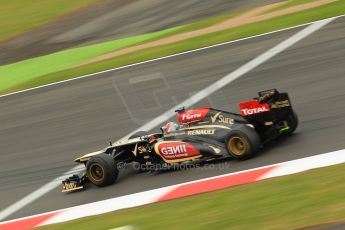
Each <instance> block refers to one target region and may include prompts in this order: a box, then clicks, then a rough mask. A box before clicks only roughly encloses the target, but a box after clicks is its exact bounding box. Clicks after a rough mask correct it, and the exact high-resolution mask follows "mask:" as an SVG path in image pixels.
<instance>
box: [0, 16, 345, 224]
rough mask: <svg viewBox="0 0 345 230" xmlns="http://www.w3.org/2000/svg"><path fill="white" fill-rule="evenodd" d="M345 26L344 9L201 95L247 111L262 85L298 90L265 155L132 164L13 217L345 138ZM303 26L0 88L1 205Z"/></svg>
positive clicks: (287, 155) (344, 143)
mask: <svg viewBox="0 0 345 230" xmlns="http://www.w3.org/2000/svg"><path fill="white" fill-rule="evenodd" d="M344 26H345V19H344V18H339V19H337V20H335V21H333V22H332V23H330V24H329V25H327V26H325V27H324V28H322V29H321V30H319V31H316V32H315V33H314V34H312V35H310V36H309V37H307V38H305V39H304V40H302V41H300V42H299V43H297V44H295V45H294V46H292V47H290V48H289V49H288V50H286V51H284V52H282V53H281V54H279V55H278V56H276V57H274V58H273V59H271V60H269V61H267V62H265V63H264V64H262V65H261V66H259V67H257V68H256V69H254V70H253V71H251V72H249V73H248V74H246V75H244V76H242V77H241V78H239V79H238V80H236V81H235V82H233V83H231V84H230V85H227V86H225V87H224V88H223V89H222V90H221V91H220V92H217V93H215V94H213V95H211V96H210V97H209V98H208V99H207V100H204V101H203V102H202V103H198V104H197V105H195V106H196V107H197V106H208V105H211V106H212V107H216V108H220V109H224V110H232V111H238V110H237V102H239V101H243V100H247V99H250V98H251V97H253V96H255V94H256V92H257V91H259V90H263V89H270V88H278V89H280V90H283V91H287V92H289V94H290V96H291V99H292V101H293V106H294V108H295V110H296V111H297V113H298V115H299V117H300V126H299V129H298V131H297V133H296V134H295V135H293V136H291V137H290V138H286V139H284V140H281V141H279V142H277V143H274V144H272V145H271V146H269V147H268V148H267V149H265V150H264V151H262V152H261V154H260V155H258V156H257V157H256V158H254V159H251V160H248V161H244V162H237V161H229V162H223V163H218V164H216V165H215V166H214V168H210V167H202V168H198V169H190V170H182V171H175V172H165V173H158V174H147V173H142V174H137V173H136V172H135V171H134V170H132V169H131V168H130V167H128V168H127V169H126V170H123V171H122V172H121V176H120V179H119V181H118V182H117V183H116V184H114V185H112V186H109V187H106V188H96V187H92V186H91V187H90V188H89V189H88V190H86V191H83V192H78V193H72V194H63V193H61V192H60V188H56V189H54V190H52V191H51V192H49V193H47V194H46V195H44V196H43V197H41V198H40V199H38V200H36V201H35V202H33V203H31V204H29V205H28V206H26V207H25V208H23V209H22V210H20V211H18V212H17V213H15V214H13V215H11V216H10V217H8V218H7V219H13V218H17V217H22V216H27V215H32V214H36V213H41V212H46V211H51V210H55V209H60V208H65V207H70V206H74V205H78V204H83V203H88V202H92V201H97V200H103V199H106V198H111V197H116V196H121V195H125V194H131V193H134V192H139V191H144V190H148V189H153V188H158V187H162V186H166V185H170V184H176V183H182V182H187V181H190V180H194V179H201V178H205V177H210V176H215V175H220V174H224V173H229V172H235V171H239V170H245V169H250V168H254V167H259V166H263V165H268V164H273V163H277V162H282V161H287V160H292V159H297V158H301V157H306V156H311V155H316V154H320V153H324V152H329V151H333V150H339V149H343V148H345V137H344V136H343V135H342V133H343V131H344V128H345V124H344V122H343V117H344V115H345V106H344V100H345V92H344V88H345V78H344V74H345V65H344V64H345V61H344V58H343V57H344V56H345V49H344V47H345V30H344V29H343V28H344ZM299 30H301V28H297V29H292V30H288V31H284V32H279V33H275V34H271V35H267V36H264V37H257V38H253V39H249V40H244V41H240V42H236V43H231V44H228V45H223V46H219V47H215V48H210V49H206V50H202V51H198V52H193V53H189V54H185V55H180V56H175V57H172V58H167V59H163V60H160V61H155V62H151V63H147V64H142V65H138V66H135V67H131V68H127V69H123V70H119V71H113V72H108V73H104V74H102V76H98V77H89V78H84V79H81V80H76V81H72V82H68V83H64V84H60V85H55V86H51V87H47V88H41V89H38V90H35V91H30V92H26V93H22V94H17V95H12V96H9V97H4V98H0V108H1V114H0V135H1V139H0V150H1V152H0V154H1V158H0V161H1V162H0V165H1V167H0V184H1V188H0V197H1V202H0V208H1V209H4V208H6V207H7V206H8V205H10V204H12V203H14V202H15V201H17V200H18V199H20V198H22V197H23V196H25V195H26V194H28V193H29V192H32V191H34V190H35V189H37V188H38V187H40V186H42V185H43V184H44V183H46V182H48V181H50V180H51V179H52V178H55V177H57V176H60V175H61V174H62V173H63V172H65V171H67V170H69V169H70V168H72V167H73V166H74V164H73V161H72V160H73V159H74V158H76V157H77V156H79V155H80V154H83V153H88V152H92V151H95V150H98V149H99V148H102V147H104V146H105V145H107V141H108V138H111V139H112V140H116V139H118V138H120V137H122V136H123V135H125V134H127V133H129V132H131V131H133V130H134V129H136V128H137V127H139V126H140V125H142V124H144V123H145V121H146V120H149V119H150V118H154V117H156V116H157V115H159V114H160V113H162V112H164V111H166V110H167V109H169V108H170V107H172V106H173V105H174V104H175V103H176V102H180V101H182V100H183V99H186V98H188V96H189V95H190V94H192V93H193V92H196V91H199V90H200V89H203V88H205V87H206V86H208V85H209V84H210V83H212V82H214V81H215V80H217V79H219V78H221V77H223V76H225V75H226V74H228V73H230V72H232V71H233V70H235V69H236V68H238V67H239V66H241V65H243V64H245V63H246V62H248V61H249V60H251V59H253V58H254V57H256V56H258V55H260V54H261V53H262V52H265V51H266V50H268V49H270V48H271V47H273V46H274V45H275V44H278V43H279V42H281V41H283V40H285V39H286V38H288V37H290V36H291V35H293V34H294V33H296V32H297V31H299ZM116 89H117V90H116ZM120 96H121V97H122V98H125V103H124V101H121V100H120V98H121V97H120ZM125 105H126V106H125ZM321 177H322V175H321ZM320 180H322V178H320ZM316 205H317V204H316Z"/></svg>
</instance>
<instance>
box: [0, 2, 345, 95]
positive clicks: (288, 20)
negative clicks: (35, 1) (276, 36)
mask: <svg viewBox="0 0 345 230" xmlns="http://www.w3.org/2000/svg"><path fill="white" fill-rule="evenodd" d="M344 13H345V1H338V2H335V3H331V4H328V5H325V6H320V7H317V8H314V9H309V10H305V11H302V12H299V13H294V14H289V15H285V16H280V17H277V18H274V19H270V20H266V21H262V22H257V23H253V24H250V25H244V26H240V27H236V28H233V29H228V30H223V31H220V32H216V33H211V34H207V35H203V36H199V37H195V38H192V39H188V40H185V41H181V42H176V43H173V44H169V45H164V46H158V47H155V48H150V49H146V50H142V51H138V52H133V53H130V54H126V55H122V56H119V57H115V58H112V59H109V60H105V61H101V62H97V63H92V64H89V65H85V66H80V67H75V68H70V67H71V66H74V65H73V64H75V63H80V62H81V61H83V60H85V59H86V60H87V57H86V56H87V55H86V53H85V54H81V53H82V52H79V51H77V53H76V54H75V55H76V57H77V56H79V55H83V58H79V59H77V60H70V59H74V57H73V56H74V55H68V54H67V55H66V57H69V58H70V59H67V58H65V57H61V58H60V57H59V55H60V54H58V57H57V58H58V59H59V60H58V61H56V60H47V61H42V59H41V58H45V57H39V58H37V59H36V63H32V62H31V61H32V60H28V61H27V63H26V61H25V62H20V63H15V64H12V65H9V66H3V67H0V76H1V77H0V93H8V92H13V91H17V90H23V89H27V88H31V87H35V86H39V85H42V84H48V83H52V82H57V81H61V80H66V79H70V78H74V77H77V76H81V75H85V74H89V73H94V72H97V71H102V70H105V69H110V68H115V67H120V66H124V65H128V64H132V63H137V62H140V61H145V60H150V59H153V58H158V57H162V56H166V55H170V54H175V53H179V52H183V51H188V50H192V49H195V48H200V47H204V46H208V45H213V44H217V43H220V42H225V41H230V40H235V39H239V38H244V37H248V36H253V35H257V34H261V33H265V32H270V31H274V30H278V29H282V28H286V27H290V26H295V25H299V24H303V23H307V22H311V21H315V20H319V19H323V18H327V17H332V16H336V15H340V14H344ZM232 16H234V15H233V14H231V15H227V17H232ZM213 20H214V21H212V22H210V23H211V24H212V23H215V21H217V20H224V18H221V17H218V18H213ZM218 22H219V21H218ZM206 24H207V22H206V21H202V23H200V24H192V25H189V26H190V27H189V28H188V26H187V27H185V26H181V27H177V28H173V29H171V31H169V30H165V31H163V32H162V34H157V36H152V37H150V38H148V39H147V40H146V41H148V40H152V39H156V38H159V37H162V36H165V35H167V34H169V33H170V34H174V33H178V32H179V31H182V30H190V29H197V28H201V27H203V26H205V25H206ZM209 25H210V24H209ZM186 28H187V29H186ZM125 40H127V39H125ZM137 42H143V41H137ZM84 48H85V47H84ZM80 49H82V48H80ZM91 50H92V52H93V53H91V54H90V55H89V56H88V57H92V56H95V53H96V52H98V50H97V51H96V49H95V50H94V48H92V49H91ZM104 51H105V50H104ZM64 52H67V53H68V52H72V51H68V50H67V51H64ZM60 53H61V52H60ZM62 53H63V52H62ZM100 53H101V52H100ZM53 55H56V54H53ZM49 56H50V55H49ZM49 56H48V57H49ZM96 56H97V55H96ZM60 61H61V62H62V63H60ZM60 64H61V65H60ZM47 68H48V69H47ZM41 69H42V70H46V73H43V72H42V71H41Z"/></svg>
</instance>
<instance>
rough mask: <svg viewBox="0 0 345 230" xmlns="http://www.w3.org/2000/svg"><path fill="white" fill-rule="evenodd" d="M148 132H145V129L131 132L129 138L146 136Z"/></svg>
mask: <svg viewBox="0 0 345 230" xmlns="http://www.w3.org/2000/svg"><path fill="white" fill-rule="evenodd" d="M148 134H149V133H148V132H146V131H138V132H136V133H134V134H132V135H131V136H130V137H129V139H132V138H137V137H142V136H147V135H148Z"/></svg>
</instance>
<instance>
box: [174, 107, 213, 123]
mask: <svg viewBox="0 0 345 230" xmlns="http://www.w3.org/2000/svg"><path fill="white" fill-rule="evenodd" d="M209 110H210V109H209V108H201V109H194V110H189V111H185V112H182V113H178V115H177V120H178V121H179V122H180V123H189V122H194V121H199V120H202V119H203V118H204V117H205V116H206V114H207V113H208V111H209Z"/></svg>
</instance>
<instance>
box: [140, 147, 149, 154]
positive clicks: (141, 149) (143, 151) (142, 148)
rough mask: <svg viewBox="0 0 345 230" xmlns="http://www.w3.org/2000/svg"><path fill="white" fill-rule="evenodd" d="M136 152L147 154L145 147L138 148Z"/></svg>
mask: <svg viewBox="0 0 345 230" xmlns="http://www.w3.org/2000/svg"><path fill="white" fill-rule="evenodd" d="M138 151H139V153H146V152H147V148H146V147H145V146H139V147H138Z"/></svg>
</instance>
